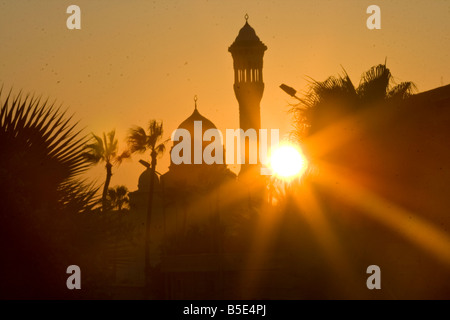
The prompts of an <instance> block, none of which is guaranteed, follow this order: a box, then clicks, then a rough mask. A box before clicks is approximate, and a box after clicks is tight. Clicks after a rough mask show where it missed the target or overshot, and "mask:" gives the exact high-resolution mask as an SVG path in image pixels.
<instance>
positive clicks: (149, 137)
mask: <svg viewBox="0 0 450 320" xmlns="http://www.w3.org/2000/svg"><path fill="white" fill-rule="evenodd" d="M162 135H163V123H162V122H158V121H156V120H150V122H149V125H148V131H147V132H145V130H144V128H142V127H138V126H135V127H133V128H131V129H130V131H129V135H128V145H129V148H130V152H131V153H136V152H138V153H144V152H145V151H147V150H149V151H150V159H151V165H150V170H151V171H150V190H149V195H148V208H147V228H146V231H145V266H146V272H145V278H146V288H147V290H148V289H149V286H150V282H149V278H150V276H149V273H150V219H151V215H152V207H153V190H154V183H155V174H156V162H157V157H158V156H160V155H162V154H163V153H164V151H165V149H166V146H165V143H166V142H167V141H168V140H169V139H167V140H164V141H161V139H162Z"/></svg>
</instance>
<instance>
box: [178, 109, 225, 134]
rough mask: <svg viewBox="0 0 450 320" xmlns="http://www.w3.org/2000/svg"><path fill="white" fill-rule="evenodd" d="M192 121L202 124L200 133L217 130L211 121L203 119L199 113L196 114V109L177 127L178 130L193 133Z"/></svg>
mask: <svg viewBox="0 0 450 320" xmlns="http://www.w3.org/2000/svg"><path fill="white" fill-rule="evenodd" d="M194 121H201V122H202V131H205V130H208V129H217V128H216V126H215V125H214V123H212V121H211V120H209V119H208V118H205V117H204V116H202V115H201V114H200V112H198V110H197V108H195V109H194V112H193V113H192V114H191V115H190V116H189V117H188V118H187V119H186V120H184V121H183V122H182V123H181V124H180V125H179V126H178V129H186V130H188V131H189V132H191V133H193V132H194Z"/></svg>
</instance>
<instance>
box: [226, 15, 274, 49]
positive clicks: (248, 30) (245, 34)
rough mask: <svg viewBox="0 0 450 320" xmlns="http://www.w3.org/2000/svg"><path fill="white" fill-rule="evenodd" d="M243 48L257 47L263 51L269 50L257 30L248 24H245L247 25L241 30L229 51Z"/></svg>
mask: <svg viewBox="0 0 450 320" xmlns="http://www.w3.org/2000/svg"><path fill="white" fill-rule="evenodd" d="M242 46H244V47H245V46H256V47H260V48H261V49H262V50H263V51H264V50H266V49H267V47H266V45H265V44H264V43H262V42H261V40H259V37H258V36H257V35H256V32H255V29H253V28H252V27H251V26H250V25H249V24H248V22H245V25H244V26H243V27H242V28H241V30H239V34H238V36H237V37H236V39H235V40H234V42H233V44H232V45H231V46H230V47H229V48H228V51H230V52H232V51H233V49H234V48H236V47H242Z"/></svg>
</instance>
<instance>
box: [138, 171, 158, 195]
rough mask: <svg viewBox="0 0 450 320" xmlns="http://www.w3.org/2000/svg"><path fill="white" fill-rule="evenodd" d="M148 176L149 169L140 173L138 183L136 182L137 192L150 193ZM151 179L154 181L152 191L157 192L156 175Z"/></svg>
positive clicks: (149, 173)
mask: <svg viewBox="0 0 450 320" xmlns="http://www.w3.org/2000/svg"><path fill="white" fill-rule="evenodd" d="M150 175H151V169H150V168H147V169H146V170H145V171H144V172H142V173H141V175H140V176H139V181H138V190H139V191H146V192H148V191H150ZM153 178H154V179H155V182H154V188H153V191H157V190H159V178H158V175H157V174H156V173H155V175H154V176H153Z"/></svg>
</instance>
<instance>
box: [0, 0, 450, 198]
mask: <svg viewBox="0 0 450 320" xmlns="http://www.w3.org/2000/svg"><path fill="white" fill-rule="evenodd" d="M71 4H76V5H78V6H80V8H81V16H82V21H81V27H82V29H81V30H68V29H67V28H66V19H67V17H68V16H69V15H68V14H67V13H66V8H67V7H68V6H69V5H71ZM371 4H376V5H379V6H380V8H381V19H382V22H381V27H382V29H381V30H368V29H367V28H366V19H367V17H368V14H366V8H367V7H368V6H369V5H371ZM245 13H248V14H249V16H250V19H249V23H250V25H251V26H252V27H254V28H255V30H256V32H257V34H258V36H259V37H260V39H261V40H262V41H263V42H264V43H265V44H266V45H267V47H268V50H267V51H266V53H265V56H264V70H263V72H264V82H265V92H264V96H263V100H262V102H261V118H262V127H263V128H279V129H280V133H281V135H284V134H286V133H287V132H288V131H289V130H290V120H291V119H290V117H289V115H288V114H287V113H286V112H287V110H288V103H289V102H294V101H293V100H290V99H289V97H288V96H287V95H286V94H285V93H284V92H283V91H281V90H280V89H279V88H278V86H279V85H280V84H281V83H286V84H289V85H291V86H293V87H295V88H296V89H298V90H299V91H301V90H302V89H304V88H305V85H306V83H307V77H308V76H310V77H312V78H314V79H317V80H324V79H325V78H326V77H327V76H329V75H334V74H337V73H338V72H340V71H341V65H342V66H343V67H344V68H345V69H346V71H347V72H348V74H349V75H350V77H351V78H352V79H353V81H354V83H355V85H357V84H358V81H359V76H360V75H361V73H362V72H364V71H366V70H367V69H369V68H370V67H371V66H373V65H376V64H379V63H382V62H384V60H385V57H387V62H388V67H390V69H391V71H392V73H393V75H394V77H395V78H396V80H397V81H399V82H400V81H409V80H411V81H413V82H415V83H416V85H417V87H418V88H419V91H426V90H429V89H432V88H435V87H438V86H441V85H445V84H448V83H449V82H450V57H449V53H450V1H448V0H433V1H425V0H420V1H406V0H401V1H381V0H375V1H364V0H346V1H337V0H331V1H313V0H310V1H298V0H293V1H287V0H284V1H245V3H244V1H226V2H225V1H217V0H216V1H214V0H211V1H204V0H198V1H196V0H189V1H185V0H180V1H173V0H170V1H168V0H165V1H143V0H130V1H124V0H121V1H118V0H108V1H107V0H96V1H87V0H75V1H62V0H46V1H24V0H15V1H11V0H10V1H3V2H0V44H1V45H0V82H1V83H3V85H4V87H5V88H8V89H9V88H10V87H13V88H14V89H16V90H19V89H22V90H23V91H24V92H31V93H36V94H42V95H43V96H44V97H50V98H51V99H56V100H57V102H58V103H62V104H63V105H64V106H65V107H67V108H68V109H69V111H70V112H73V113H75V116H74V119H77V120H78V119H80V120H81V122H80V125H81V126H82V127H85V128H86V132H87V133H89V132H94V133H96V134H101V133H102V132H103V131H109V130H111V129H113V128H115V129H116V131H117V134H118V136H119V141H120V143H121V145H122V147H125V142H124V138H125V136H126V133H127V130H128V128H130V127H131V126H132V125H140V126H146V125H147V122H148V120H150V119H158V120H163V121H164V127H165V130H166V137H167V138H168V137H170V134H171V132H172V131H173V130H174V129H176V127H177V126H178V124H180V123H181V122H182V121H183V120H184V119H185V118H187V117H188V116H189V115H190V114H191V112H192V110H193V105H194V102H193V97H194V95H198V99H199V100H198V106H199V111H200V112H201V113H202V114H203V115H204V116H206V117H208V118H209V119H210V120H211V121H213V122H214V123H215V124H216V126H217V127H218V128H219V129H220V130H222V131H223V132H224V131H225V129H227V128H237V127H238V123H239V118H238V104H237V101H236V99H235V97H234V92H233V69H232V59H231V54H230V53H229V52H228V51H227V49H228V46H229V45H231V43H232V42H233V41H234V39H235V37H236V36H237V34H238V31H239V29H240V28H241V27H242V26H243V25H244V22H245V20H244V15H245ZM169 149H170V146H169ZM141 158H144V159H147V158H148V155H143V156H140V155H135V156H134V157H133V159H132V160H130V161H127V162H125V163H124V164H122V165H121V166H120V167H119V168H115V169H114V176H113V178H112V181H111V185H112V186H114V185H117V184H125V185H126V186H128V188H129V189H130V190H135V189H136V188H137V179H138V176H139V174H140V172H141V171H142V169H143V167H142V166H141V165H140V164H139V163H138V160H139V159H141ZM168 163H169V155H168V153H166V155H165V156H164V157H163V158H162V159H161V160H160V162H159V168H158V170H159V171H160V172H165V171H166V170H167V166H168ZM234 169H237V168H234ZM90 176H91V177H92V178H94V179H97V180H98V182H103V179H104V169H103V167H102V166H99V167H98V168H96V169H94V170H92V171H91V172H90Z"/></svg>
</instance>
